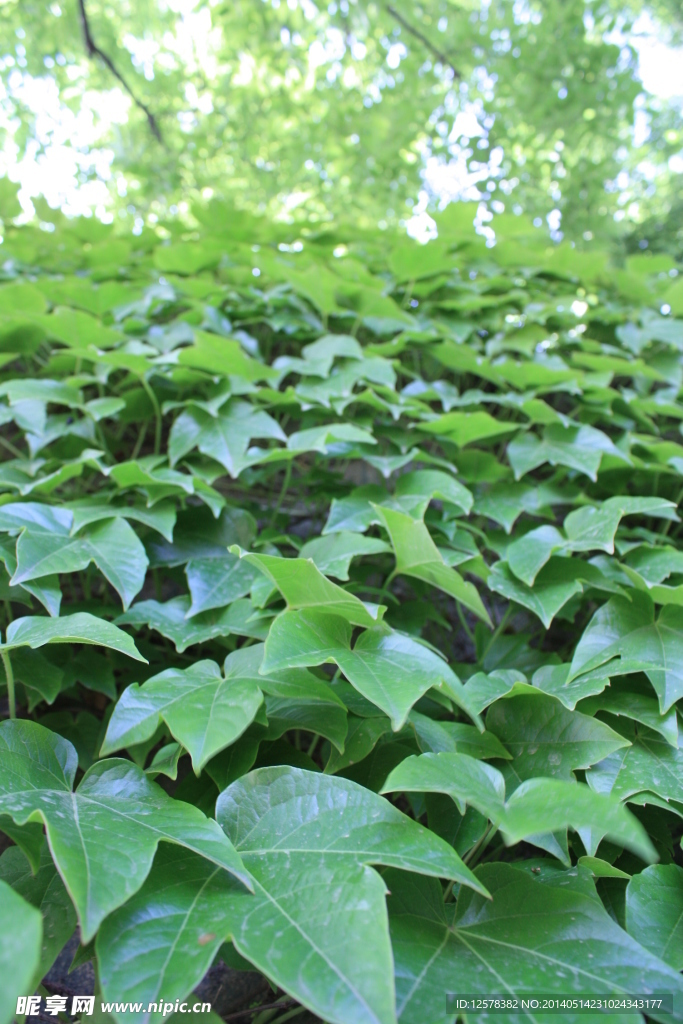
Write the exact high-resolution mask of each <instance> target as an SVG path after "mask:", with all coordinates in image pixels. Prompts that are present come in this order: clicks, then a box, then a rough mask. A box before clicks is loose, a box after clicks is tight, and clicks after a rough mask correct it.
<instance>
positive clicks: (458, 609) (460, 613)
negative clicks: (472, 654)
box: [455, 601, 477, 650]
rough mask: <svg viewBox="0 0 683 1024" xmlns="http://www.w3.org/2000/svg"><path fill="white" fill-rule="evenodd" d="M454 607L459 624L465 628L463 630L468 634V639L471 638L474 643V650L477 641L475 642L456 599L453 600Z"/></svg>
mask: <svg viewBox="0 0 683 1024" xmlns="http://www.w3.org/2000/svg"><path fill="white" fill-rule="evenodd" d="M455 608H456V611H457V613H458V618H459V619H460V625H461V626H462V628H463V629H464V630H465V632H466V633H467V636H468V637H469V638H470V640H471V641H472V643H473V644H474V648H475V650H476V647H477V643H476V640H475V639H474V633H473V632H472V630H471V629H470V627H469V626H468V625H467V620H466V618H465V615H464V613H463V610H462V607H461V605H460V602H459V601H456V602H455Z"/></svg>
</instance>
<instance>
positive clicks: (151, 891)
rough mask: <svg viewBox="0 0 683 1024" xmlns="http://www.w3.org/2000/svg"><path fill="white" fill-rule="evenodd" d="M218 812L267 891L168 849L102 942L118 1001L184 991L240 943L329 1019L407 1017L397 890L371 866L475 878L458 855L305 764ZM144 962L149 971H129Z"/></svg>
mask: <svg viewBox="0 0 683 1024" xmlns="http://www.w3.org/2000/svg"><path fill="white" fill-rule="evenodd" d="M217 813H218V815H219V820H220V821H221V822H222V823H223V825H224V827H225V829H226V831H227V832H228V834H229V835H230V836H231V837H232V838H233V840H234V841H235V842H236V843H237V845H238V846H239V848H240V850H241V852H242V856H243V858H244V859H245V861H248V862H249V864H250V868H249V870H250V871H251V872H252V875H253V877H254V880H255V885H256V891H255V895H254V896H250V895H248V894H243V893H240V892H239V891H238V889H237V886H236V884H235V883H234V881H232V880H231V879H230V877H229V876H228V875H227V874H226V873H225V872H224V871H221V870H218V869H217V868H215V867H214V866H213V865H210V864H208V863H207V861H206V860H200V859H199V858H197V857H196V856H193V855H191V854H188V853H187V852H186V851H184V850H182V851H181V850H171V849H162V850H160V851H159V854H158V856H157V859H156V862H155V865H154V867H153V869H152V871H151V873H150V876H149V878H148V880H147V882H146V883H145V885H144V887H143V888H142V889H141V890H140V892H139V893H138V894H137V895H135V896H134V897H133V898H132V899H131V900H130V901H129V902H128V903H127V904H126V905H125V906H124V907H122V908H121V909H120V910H118V911H116V912H115V913H114V914H112V915H111V916H110V917H109V918H108V919H107V921H106V922H105V923H104V925H103V926H102V929H101V931H100V935H99V936H98V940H97V950H98V958H99V962H100V967H101V977H102V985H103V989H104V992H105V994H106V996H107V998H109V999H123V998H124V997H125V998H130V999H135V1000H139V1001H143V1002H144V1003H145V1004H146V1003H147V1002H148V1001H150V1000H152V1001H154V1000H155V999H156V997H157V995H160V994H163V996H164V998H166V999H171V998H181V997H182V996H183V995H184V994H186V993H187V992H188V991H190V990H191V988H192V987H193V986H194V985H195V984H196V983H197V981H198V980H199V979H200V978H201V977H202V975H203V974H204V972H205V971H206V969H207V967H208V965H209V964H210V963H211V961H212V959H213V957H214V956H215V953H216V951H217V950H218V948H219V947H220V945H221V943H222V942H223V941H224V940H225V939H226V938H232V941H233V943H234V945H235V947H236V949H237V950H238V952H239V953H240V954H241V955H242V956H244V957H246V958H247V960H249V961H250V962H251V963H253V964H254V965H255V966H256V967H257V968H259V969H260V970H263V971H264V972H265V973H266V974H267V975H268V976H269V977H271V978H272V979H273V980H274V981H276V983H277V984H279V985H280V986H281V987H283V988H284V989H285V991H286V992H289V993H290V994H291V995H293V996H294V997H295V998H297V999H298V1000H300V1001H301V1002H302V1003H303V1005H305V1006H308V1007H309V1008H310V1009H312V1010H313V1011H314V1012H315V1013H319V1014H324V1016H325V1018H326V1019H327V1020H329V1021H331V1022H339V1024H347V1022H351V1021H363V1022H365V1021H367V1022H372V1024H384V1022H386V1024H389V1022H391V1021H393V1020H395V1014H394V996H393V977H392V973H393V972H392V958H391V947H390V944H389V935H388V928H387V918H386V909H385V903H384V895H385V888H384V885H383V884H382V882H381V879H380V878H379V876H378V875H377V874H376V873H375V872H374V871H373V870H372V869H371V868H370V866H369V865H371V864H391V865H400V866H401V867H403V868H408V869H411V870H417V871H421V872H426V873H428V874H433V875H440V874H444V875H446V876H447V877H450V876H452V875H453V876H455V877H457V878H458V879H459V880H462V881H463V882H465V884H472V883H473V882H474V878H473V876H472V875H471V873H470V872H468V871H467V869H466V868H465V867H464V865H462V862H461V861H460V859H459V858H458V857H457V855H456V854H455V853H454V852H453V850H452V849H450V847H448V845H447V844H446V843H444V842H443V840H440V839H438V837H436V836H433V835H431V834H430V833H429V832H428V831H427V830H425V829H421V828H420V827H419V826H418V825H416V824H415V823H414V822H412V821H411V820H410V819H408V818H406V817H405V816H404V815H402V814H401V813H400V812H399V811H397V810H396V809H395V808H393V807H391V805H390V804H388V803H387V802H386V801H385V800H383V799H382V798H381V797H378V796H375V795H374V794H373V793H370V792H368V791H367V790H364V789H363V788H362V787H360V786H357V785H355V784H354V783H353V782H349V781H347V780H344V779H338V778H329V777H325V776H322V775H317V774H315V773H310V772H304V771H301V770H300V769H296V768H286V767H285V768H262V769H259V770H258V771H256V772H252V773H251V774H250V775H248V776H246V777H245V778H244V779H242V780H240V781H239V782H236V783H234V784H233V785H232V786H231V787H230V788H229V789H227V790H226V791H225V792H224V793H223V794H222V795H221V797H220V799H219V803H218V811H217ZM285 866H286V870H283V868H284V867H285ZM474 884H475V885H476V884H477V883H476V882H474ZM477 887H478V888H479V886H477ZM140 956H142V960H140V961H139V965H140V969H138V970H136V971H135V972H131V971H130V970H129V969H126V967H125V966H124V965H126V964H128V963H129V962H130V960H131V959H132V958H134V957H135V958H138V957H140ZM128 1016H130V1015H128ZM135 1019H137V1020H142V1019H144V1018H143V1016H142V1015H140V1016H139V1017H137V1018H135ZM149 1019H150V1020H151V1021H154V1020H157V1019H159V1015H156V1016H154V1015H152V1016H151V1017H150V1018H149Z"/></svg>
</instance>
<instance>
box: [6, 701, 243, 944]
mask: <svg viewBox="0 0 683 1024" xmlns="http://www.w3.org/2000/svg"><path fill="white" fill-rule="evenodd" d="M0 747H1V748H2V750H3V758H2V765H1V766H0V810H2V811H3V812H4V813H7V814H10V815H11V816H12V817H13V818H14V820H15V821H16V822H17V823H18V824H20V825H22V824H25V823H26V822H28V821H43V822H44V824H45V827H46V830H47V837H48V842H49V844H50V850H51V852H52V856H53V858H54V861H55V864H56V866H57V870H58V871H59V873H60V875H61V876H62V879H63V880H64V884H65V885H66V888H67V890H68V892H69V895H70V896H71V898H72V900H73V902H74V904H75V906H76V909H77V911H78V919H79V923H80V926H81V934H82V938H83V941H84V942H88V941H89V940H90V939H91V938H92V936H93V935H94V934H95V932H96V931H97V929H98V927H99V925H100V923H101V922H102V921H103V919H104V918H105V917H106V916H107V914H109V913H111V911H112V910H115V909H116V907H118V906H120V905H121V904H122V903H124V902H125V901H126V900H127V899H128V898H129V896H131V895H132V894H133V893H134V892H136V891H137V890H138V889H139V888H140V886H141V885H142V883H143V882H144V880H145V878H146V877H147V874H148V872H149V869H150V867H151V864H152V860H153V857H154V852H155V850H156V848H157V845H158V844H159V842H161V841H162V840H164V841H166V842H172V843H179V844H180V845H182V846H186V847H188V848H189V849H193V850H195V851H196V852H197V853H200V854H201V855H202V856H204V857H207V858H208V859H209V860H212V861H213V862H214V863H216V864H220V865H221V866H222V867H224V868H225V869H226V870H228V871H230V873H231V874H233V875H234V876H235V877H236V878H239V879H240V881H242V882H243V883H244V884H245V885H247V886H250V881H249V875H248V872H246V871H245V870H244V867H243V865H242V862H241V860H240V858H239V856H238V855H237V854H236V852H235V850H234V847H233V846H232V844H231V843H230V842H229V841H228V840H227V839H226V837H225V836H224V835H223V834H222V833H221V832H220V830H219V829H218V828H217V827H216V825H215V822H212V821H211V820H209V819H207V818H205V817H204V815H203V814H202V813H201V812H200V811H198V810H197V808H196V807H192V806H191V805H190V804H184V803H181V802H180V801H179V800H172V799H171V797H169V796H167V795H166V793H164V791H163V790H162V789H159V787H158V786H156V785H155V784H154V783H152V782H150V780H149V779H148V778H147V777H146V776H145V775H144V773H143V772H142V771H141V770H140V769H139V768H137V767H136V765H134V764H132V763H131V762H130V761H121V760H118V759H112V760H109V761H99V762H97V764H95V765H94V766H93V767H92V768H91V769H90V770H89V771H88V772H86V774H85V776H84V777H83V779H82V781H81V783H80V785H79V787H78V789H77V790H76V792H75V793H73V792H72V786H73V780H74V775H75V773H76V767H77V757H76V751H75V749H74V747H73V746H72V745H71V744H70V743H69V742H67V741H66V740H64V739H62V738H61V737H60V736H58V735H56V734H55V733H52V732H50V731H49V730H48V729H45V728H43V727H42V726H40V725H36V724H35V723H33V722H26V721H20V722H3V723H2V724H0ZM103 834H106V837H107V839H106V842H104V843H103V842H102V836H103ZM74 837H77V840H78V841H77V842H76V843H75V842H74Z"/></svg>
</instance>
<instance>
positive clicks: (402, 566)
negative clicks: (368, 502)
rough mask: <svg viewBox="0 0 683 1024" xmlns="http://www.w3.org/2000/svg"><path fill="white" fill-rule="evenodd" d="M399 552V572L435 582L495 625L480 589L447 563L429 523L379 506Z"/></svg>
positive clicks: (397, 557) (393, 545) (396, 552)
mask: <svg viewBox="0 0 683 1024" xmlns="http://www.w3.org/2000/svg"><path fill="white" fill-rule="evenodd" d="M375 508H376V512H377V514H378V515H379V517H380V519H381V521H382V524H383V525H384V527H385V528H386V530H387V533H388V534H389V537H390V539H391V546H392V547H393V549H394V553H395V555H396V568H395V570H394V573H395V574H396V575H404V576H413V577H415V579H418V580H423V581H424V582H425V583H431V584H432V586H435V587H438V588H439V590H443V591H445V593H447V594H450V595H451V597H454V598H455V599H456V601H460V603H461V604H463V605H464V606H465V608H469V609H470V611H473V612H474V614H475V615H477V616H478V618H480V619H482V620H483V621H484V622H485V623H486V624H487V625H491V620H490V618H489V615H488V612H487V611H486V608H485V607H484V605H483V603H482V600H481V598H480V597H479V594H478V592H477V588H476V587H475V586H474V585H473V584H472V583H467V582H465V580H463V578H462V576H460V574H459V573H457V572H456V571H455V569H451V568H449V566H447V565H446V563H445V562H444V560H443V558H442V557H441V554H440V552H439V549H438V548H437V546H436V544H435V543H434V541H433V540H432V538H431V536H430V533H429V530H428V529H427V527H426V526H425V524H424V523H423V522H421V521H419V520H416V519H413V518H412V516H409V515H406V514H405V513H403V512H396V511H394V510H393V509H388V508H382V507H381V506H379V505H377V506H375Z"/></svg>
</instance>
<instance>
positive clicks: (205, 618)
mask: <svg viewBox="0 0 683 1024" xmlns="http://www.w3.org/2000/svg"><path fill="white" fill-rule="evenodd" d="M189 610H190V598H189V597H186V596H181V597H173V598H171V600H170V601H164V602H161V601H138V602H137V603H136V604H134V605H133V606H132V607H131V608H129V609H128V611H127V612H125V613H124V614H123V615H119V617H118V618H117V620H116V622H117V624H119V625H121V626H123V625H131V626H134V627H137V628H140V627H141V626H148V627H149V628H150V629H154V630H156V631H157V632H158V633H161V635H162V636H165V637H167V638H168V639H169V640H171V641H172V642H173V643H174V644H175V648H176V650H177V651H178V653H179V654H182V653H183V651H185V650H187V648H188V647H192V645H193V644H202V643H205V642H206V641H207V640H214V639H216V638H218V637H224V636H230V635H231V634H233V633H235V634H237V635H238V636H249V637H255V638H256V639H258V640H265V638H266V635H267V632H268V628H267V627H268V624H269V623H270V621H271V616H270V615H268V614H263V613H261V612H259V611H258V609H256V608H254V606H253V605H252V603H251V601H248V600H242V601H235V602H233V604H231V605H229V606H228V607H227V608H217V609H212V610H211V611H208V612H202V613H201V614H200V615H194V616H193V617H192V618H191V619H190V618H188V612H189Z"/></svg>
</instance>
